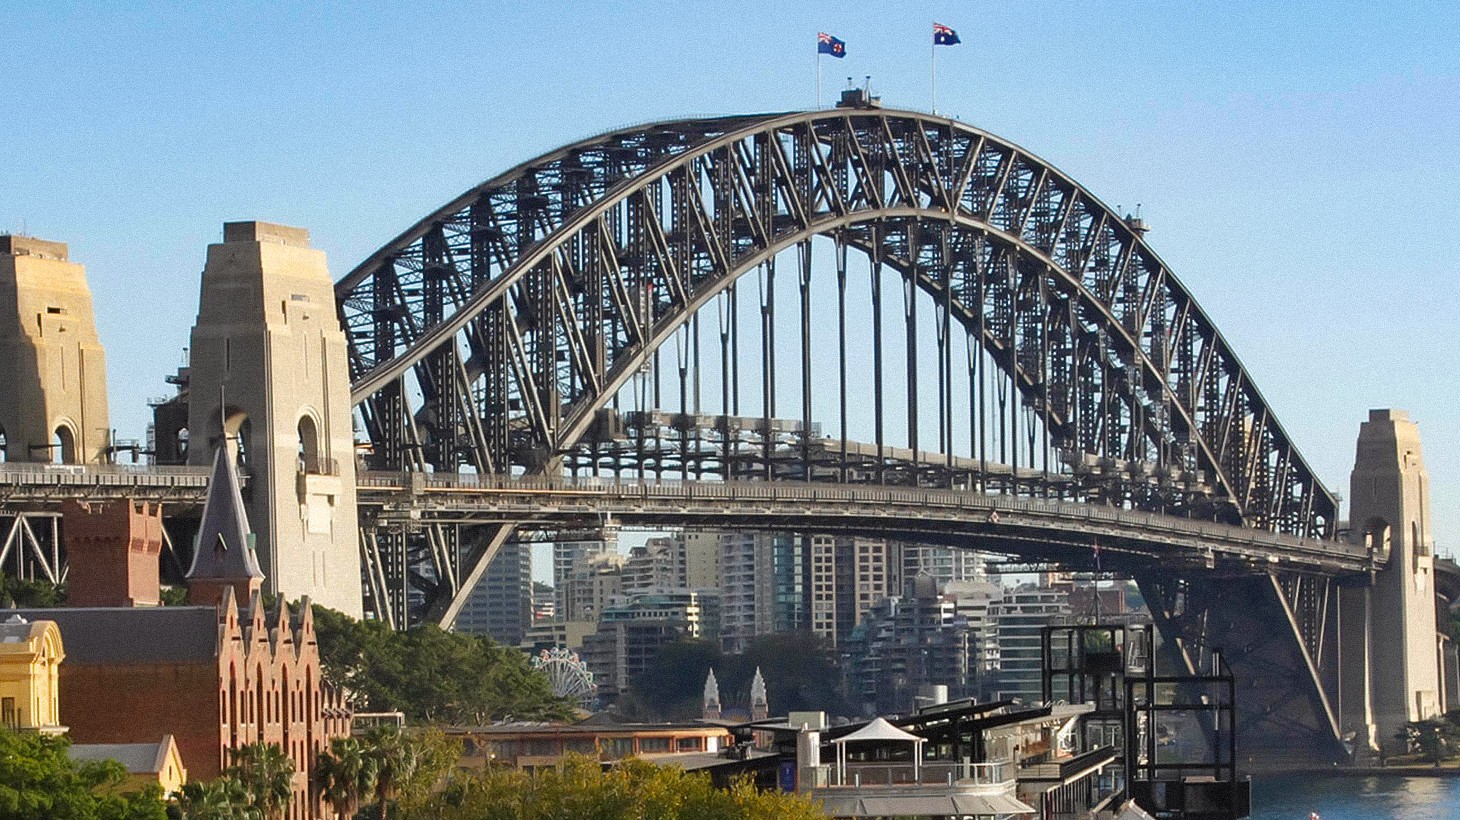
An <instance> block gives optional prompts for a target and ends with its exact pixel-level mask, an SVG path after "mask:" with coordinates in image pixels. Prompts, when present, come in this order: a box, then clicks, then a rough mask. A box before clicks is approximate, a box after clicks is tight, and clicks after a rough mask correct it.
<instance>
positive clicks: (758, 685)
mask: <svg viewBox="0 0 1460 820" xmlns="http://www.w3.org/2000/svg"><path fill="white" fill-rule="evenodd" d="M770 716H771V707H770V703H769V702H768V701H767V700H766V695H765V678H763V677H761V675H760V667H759V666H757V667H756V668H755V677H754V678H751V679H750V719H751V720H765V719H766V718H768V717H770Z"/></svg>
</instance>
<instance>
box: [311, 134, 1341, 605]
mask: <svg viewBox="0 0 1460 820" xmlns="http://www.w3.org/2000/svg"><path fill="white" fill-rule="evenodd" d="M817 236H831V237H832V238H833V241H834V242H835V243H836V246H837V248H838V253H839V254H842V253H844V250H843V249H845V248H852V249H855V250H857V251H859V252H860V253H862V254H864V255H866V256H867V257H868V258H869V260H870V261H871V262H872V264H873V265H874V267H875V268H877V269H880V268H881V267H887V268H891V269H892V270H895V271H897V272H898V273H899V274H900V275H901V277H902V279H903V281H904V282H905V283H908V284H910V285H913V286H915V287H916V288H917V289H918V290H920V291H921V292H923V293H925V294H927V295H929V296H930V297H931V298H932V299H933V300H934V301H935V303H936V304H937V305H938V309H939V310H940V311H946V312H947V313H948V318H947V319H945V320H944V323H945V327H947V325H948V324H949V323H950V322H951V323H956V324H957V326H958V327H959V328H960V329H961V331H962V332H965V333H967V334H968V335H969V337H970V338H971V339H974V340H976V342H975V344H976V346H977V348H978V349H979V350H980V351H981V353H982V354H983V355H987V357H988V359H989V360H990V361H991V362H992V365H993V366H994V367H995V368H997V369H998V370H999V371H1000V372H1001V373H1002V374H1003V377H1004V378H1006V379H1007V380H1008V382H1009V384H1010V385H1011V386H1012V388H1013V389H1014V390H1015V391H1016V392H1017V394H1018V395H1019V399H1018V401H1016V403H1015V409H1014V410H1013V411H1012V412H1014V413H1016V414H1017V412H1018V405H1019V404H1020V403H1022V404H1023V406H1024V407H1026V408H1029V409H1030V410H1031V412H1033V413H1034V414H1036V415H1038V416H1039V419H1040V421H1041V424H1042V426H1043V428H1044V431H1045V433H1046V435H1048V436H1049V437H1050V438H1052V439H1053V440H1054V449H1055V450H1056V451H1057V452H1059V453H1062V454H1064V456H1065V457H1066V461H1067V462H1068V463H1067V464H1066V465H1064V466H1063V467H1059V469H1060V470H1062V471H1063V472H1064V473H1065V474H1066V475H1065V476H1064V477H1063V478H1065V479H1070V480H1069V481H1066V482H1065V483H1063V484H1061V485H1060V487H1061V488H1066V487H1069V486H1080V487H1083V488H1084V489H1080V490H1077V491H1075V492H1076V495H1077V496H1079V493H1084V494H1085V495H1084V496H1081V497H1086V498H1089V499H1091V500H1099V501H1101V502H1102V503H1117V504H1122V505H1126V506H1132V507H1135V508H1144V509H1157V510H1159V511H1162V512H1173V513H1175V514H1178V515H1188V516H1193V517H1198V518H1214V519H1218V520H1225V521H1229V522H1232V523H1243V524H1245V525H1247V526H1251V527H1255V528H1258V529H1264V530H1268V531H1272V532H1277V533H1284V534H1290V535H1299V536H1303V537H1325V536H1330V535H1331V534H1332V533H1333V529H1334V525H1335V523H1336V517H1337V516H1336V503H1335V500H1334V498H1333V496H1332V495H1331V494H1330V493H1328V491H1327V490H1326V489H1324V488H1323V487H1322V485H1321V484H1320V483H1319V482H1318V481H1317V479H1316V477H1315V476H1314V475H1313V473H1312V471H1311V470H1310V469H1309V468H1308V466H1307V464H1306V462H1305V461H1304V460H1303V458H1302V457H1301V455H1300V454H1299V453H1297V451H1296V449H1295V448H1294V447H1293V446H1292V444H1291V442H1290V440H1289V438H1288V436H1287V435H1286V433H1285V432H1284V431H1283V429H1282V427H1281V425H1280V424H1279V423H1278V421H1277V419H1276V418H1275V416H1274V415H1273V413H1272V412H1271V411H1270V409H1269V408H1268V406H1267V404H1266V402H1265V401H1264V400H1263V398H1262V396H1261V394H1260V393H1259V392H1258V391H1257V389H1256V387H1255V385H1254V384H1253V382H1252V380H1251V378H1250V377H1249V376H1248V374H1247V373H1246V371H1245V370H1244V369H1243V368H1242V366H1241V363H1240V362H1239V361H1238V360H1237V358H1236V356H1235V355H1234V354H1233V353H1232V352H1231V350H1230V348H1229V346H1228V345H1227V343H1226V342H1225V340H1224V339H1223V338H1222V336H1221V334H1220V333H1219V332H1218V331H1217V329H1216V328H1215V326H1214V325H1213V324H1212V322H1211V321H1210V320H1209V319H1208V317H1207V316H1206V315H1205V313H1204V312H1203V311H1202V310H1201V308H1200V307H1199V306H1198V305H1197V304H1196V302H1195V300H1194V299H1193V298H1192V297H1191V296H1190V294H1189V293H1188V292H1187V290H1186V289H1185V288H1184V286H1182V285H1181V283H1180V282H1179V281H1178V280H1177V279H1176V277H1175V276H1174V274H1172V273H1171V271H1170V270H1169V269H1168V268H1167V267H1166V266H1165V265H1164V263H1162V262H1161V260H1160V259H1159V258H1158V257H1157V256H1156V255H1155V254H1154V252H1152V251H1151V250H1150V248H1149V247H1148V246H1147V244H1146V242H1145V240H1144V238H1143V226H1141V225H1140V224H1138V223H1135V222H1131V221H1127V220H1126V219H1125V218H1122V217H1121V216H1120V215H1119V214H1117V213H1116V212H1114V211H1113V210H1112V209H1110V208H1108V207H1107V206H1105V205H1104V204H1103V203H1101V202H1100V201H1099V200H1098V199H1096V198H1095V197H1094V196H1092V195H1091V194H1090V193H1089V192H1087V191H1086V190H1085V189H1084V188H1082V187H1081V186H1079V185H1078V184H1077V183H1075V182H1074V181H1073V180H1072V179H1070V178H1069V177H1068V176H1066V175H1065V174H1063V173H1062V172H1060V171H1059V170H1058V169H1056V168H1054V167H1053V166H1051V165H1050V164H1049V163H1047V162H1044V161H1043V160H1040V159H1039V158H1037V157H1035V156H1034V155H1032V154H1030V153H1029V152H1027V151H1025V150H1023V149H1021V148H1019V147H1018V146H1016V145H1013V144H1012V143H1009V142H1007V141H1005V140H1001V139H999V138H998V137H996V136H994V135H991V134H988V133H987V132H983V131H980V130H978V129H975V128H971V127H969V126H967V125H964V124H962V123H958V122H956V121H952V120H948V119H944V118H939V117H934V116H929V115H925V114H917V113H910V112H899V111H883V110H875V109H838V110H834V111H819V112H802V113H790V114H770V115H758V116H749V117H732V118H721V119H708V120H688V121H679V122H665V123H657V124H652V125H647V126H637V127H633V128H628V129H622V130H619V131H614V132H610V133H607V134H603V135H600V136H597V137H593V138H590V139H587V140H583V141H580V142H578V143H574V144H572V145H569V146H565V147H564V148H561V149H558V150H556V151H553V152H551V153H549V154H546V155H544V156H542V157H539V158H537V159H534V160H532V161H529V162H526V163H523V164H521V165H519V166H517V167H515V168H513V169H511V170H509V171H508V172H506V173H504V174H502V175H499V176H498V177H495V178H493V179H492V180H489V181H487V182H485V183H483V184H482V185H480V186H477V187H476V188H474V189H472V190H471V191H468V192H466V193H465V194H463V195H462V196H461V197H458V198H457V199H456V200H454V201H453V202H451V203H449V204H447V205H446V206H444V207H443V208H441V209H439V210H437V211H436V212H435V213H433V214H431V215H429V216H427V217H426V218H425V219H423V220H421V221H420V222H418V223H417V224H416V225H415V226H413V227H412V228H411V229H410V230H408V231H406V232H405V233H403V234H402V235H400V236H399V237H397V238H396V239H395V240H394V241H392V242H390V243H388V244H387V245H386V246H384V247H383V248H381V249H380V250H379V251H377V252H376V253H375V254H373V255H372V256H371V257H370V258H369V259H367V260H366V261H365V262H364V263H362V264H361V265H360V266H358V267H357V268H356V269H354V270H353V271H351V272H350V273H349V274H348V275H346V276H345V277H344V279H342V280H341V281H340V282H339V283H338V285H337V287H336V297H337V301H338V303H339V309H340V316H341V320H342V323H343V325H344V326H345V328H346V330H347V332H348V334H349V342H350V348H351V368H352V379H353V387H352V392H353V396H354V399H355V401H356V403H357V405H358V407H359V413H360V416H361V420H362V422H363V425H364V428H365V430H366V431H367V432H368V434H369V436H370V438H371V441H372V446H373V448H374V454H373V456H372V466H374V467H376V468H379V469H412V470H436V471H448V472H455V471H457V470H461V469H467V470H470V471H475V472H480V473H497V474H506V473H513V472H517V473H522V472H526V473H528V474H532V473H549V474H550V473H551V472H552V471H553V470H554V469H555V468H556V467H557V466H558V465H559V459H561V458H562V457H564V456H565V455H567V454H569V453H570V452H571V451H572V450H573V448H574V447H577V446H579V445H580V444H581V443H582V441H583V440H584V438H585V436H587V435H588V434H589V433H590V431H591V430H592V428H593V427H594V424H595V416H596V414H597V412H598V411H599V410H600V409H601V408H603V407H604V406H605V404H607V403H608V402H610V401H611V400H612V399H613V397H615V396H616V395H618V391H619V390H620V389H622V388H623V387H624V385H625V384H626V383H628V382H629V381H630V380H631V379H633V378H634V374H635V373H637V372H638V371H639V370H640V368H641V367H642V366H643V365H644V363H645V362H646V361H648V360H650V358H651V357H656V356H657V355H658V351H659V350H661V349H662V348H663V347H664V346H665V345H667V344H669V343H670V341H671V340H673V339H675V338H676V334H677V333H680V332H681V328H682V327H684V325H685V323H686V322H689V321H691V319H692V318H693V317H695V316H697V315H698V311H699V310H700V309H701V308H703V307H705V306H706V305H708V304H710V303H711V302H712V301H713V300H715V299H717V298H720V294H723V293H726V292H727V290H729V289H731V288H733V286H734V283H735V282H736V280H738V279H740V278H741V277H743V276H746V275H747V274H748V273H749V272H751V271H756V270H762V269H765V268H766V266H771V265H774V264H775V260H776V258H777V257H778V255H780V254H782V253H787V252H789V251H790V249H793V248H794V249H796V250H797V252H798V258H800V255H801V254H804V255H805V256H806V257H809V256H810V249H811V247H812V238H813V237H817ZM809 265H810V263H809V262H806V261H802V263H801V265H800V269H801V270H800V271H798V273H802V272H805V271H806V270H808V269H809V268H808V266H809ZM843 265H844V263H843ZM909 298H911V297H909ZM911 344H912V343H911V342H910V343H909V346H911ZM941 344H942V342H941V341H940V345H941ZM940 355H944V354H943V353H942V351H941V349H940ZM912 367H913V366H912V365H910V366H909V369H912ZM879 389H880V388H879ZM941 389H942V385H941V382H940V390H941ZM912 392H914V391H912V390H910V394H911V393H912ZM879 395H880V394H879ZM944 401H946V399H945V398H944V397H941V396H940V398H939V402H940V407H941V406H942V403H943V402H944ZM910 404H911V402H910ZM727 413H728V411H727ZM939 424H940V428H941V426H942V424H943V423H942V422H941V421H940V422H939ZM1031 424H1032V423H1031ZM802 435H803V437H808V436H809V431H807V430H803V431H802ZM910 435H913V436H915V433H911V434H910ZM914 443H915V442H914ZM877 445H878V452H879V454H880V453H881V452H882V445H883V442H882V440H881V438H880V434H879V439H878V442H877ZM1031 446H1032V445H1031ZM912 449H913V450H916V449H918V448H917V447H916V446H913V447H912ZM1046 449H1047V450H1048V448H1046ZM1048 459H1049V457H1048V454H1047V453H1046V470H1048V469H1049V466H1048V464H1049V461H1048ZM980 461H981V462H983V463H985V464H986V462H987V459H980ZM1112 470H1113V471H1116V472H1121V471H1125V473H1126V475H1125V476H1124V477H1123V478H1122V479H1121V483H1122V484H1123V488H1122V489H1121V494H1120V495H1119V496H1118V497H1113V498H1112V497H1111V496H1109V495H1108V494H1102V493H1104V492H1105V491H1103V490H1101V491H1097V490H1092V489H1090V487H1093V486H1094V485H1095V484H1098V483H1099V482H1096V481H1095V480H1094V479H1092V478H1091V476H1093V475H1097V474H1102V473H1103V474H1105V475H1106V476H1107V478H1108V475H1109V474H1110V473H1111V471H1112ZM1173 476H1176V477H1181V476H1185V477H1186V481H1187V483H1186V484H1184V485H1182V488H1181V489H1179V491H1178V494H1179V493H1184V494H1185V495H1183V496H1182V498H1181V499H1180V500H1179V503H1174V504H1173V502H1171V500H1170V499H1171V493H1170V492H1168V491H1167V490H1164V489H1163V490H1161V491H1160V492H1155V491H1149V489H1148V488H1149V487H1152V486H1156V485H1162V486H1163V487H1165V486H1167V485H1169V484H1171V483H1172V481H1171V479H1172V477H1173ZM1143 487H1144V488H1147V489H1143ZM1066 491H1067V490H1065V489H1061V490H1060V492H1066ZM444 575H445V574H443V576H444ZM464 580H467V578H466V577H465V576H463V577H461V578H456V579H450V582H451V583H460V582H461V581H464Z"/></svg>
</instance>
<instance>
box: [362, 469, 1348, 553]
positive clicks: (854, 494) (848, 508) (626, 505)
mask: <svg viewBox="0 0 1460 820" xmlns="http://www.w3.org/2000/svg"><path fill="white" fill-rule="evenodd" d="M359 487H360V503H361V505H362V507H365V508H366V509H367V510H371V511H373V512H374V513H375V514H376V515H377V516H378V517H379V519H380V520H382V521H384V522H391V521H394V522H439V523H513V524H518V525H524V526H534V525H535V526H550V525H558V524H563V523H565V522H570V521H571V522H576V523H580V524H583V523H586V524H594V523H602V522H604V521H607V520H609V519H616V520H617V521H618V522H619V523H622V524H630V525H643V526H670V525H686V526H705V527H721V528H733V529H787V528H788V526H789V525H788V523H787V522H791V521H794V522H796V523H795V525H794V528H795V529H797V530H805V531H809V532H827V533H830V532H873V531H876V532H880V533H884V534H886V535H887V536H888V537H902V538H913V539H921V540H924V541H928V542H932V543H955V544H957V543H962V544H969V543H970V542H972V541H975V540H976V541H978V542H979V544H978V545H979V546H981V547H987V548H997V547H998V546H1000V545H1003V544H1005V543H1007V545H1009V546H1014V547H1017V549H1018V551H1019V552H1021V553H1025V554H1028V553H1031V552H1038V551H1039V546H1040V545H1043V546H1046V547H1048V548H1050V550H1049V551H1050V552H1051V553H1052V554H1053V555H1056V556H1063V557H1066V558H1067V557H1069V550H1070V548H1072V547H1073V548H1078V549H1080V550H1082V551H1083V552H1084V554H1086V555H1089V554H1090V553H1091V552H1092V547H1093V544H1095V543H1099V544H1100V548H1101V551H1102V558H1103V560H1105V561H1106V562H1107V563H1109V564H1112V566H1111V568H1112V569H1113V568H1115V567H1114V566H1113V564H1114V563H1116V562H1119V561H1121V559H1122V557H1126V558H1138V559H1139V560H1140V561H1141V562H1143V563H1148V562H1149V560H1150V559H1151V558H1157V559H1161V560H1166V559H1180V560H1184V561H1194V562H1197V563H1201V564H1204V565H1206V566H1209V567H1212V568H1217V567H1218V565H1222V564H1227V565H1233V564H1234V563H1235V564H1240V565H1241V568H1243V569H1245V570H1246V571H1248V572H1250V571H1251V570H1252V568H1253V567H1254V566H1261V567H1271V568H1274V569H1275V568H1276V567H1277V566H1278V565H1283V566H1285V567H1286V568H1288V569H1303V568H1306V569H1310V570H1313V571H1318V572H1324V573H1347V572H1361V571H1365V570H1367V569H1368V568H1369V560H1368V556H1367V554H1366V553H1365V551H1364V550H1363V549H1362V548H1361V547H1359V546H1357V545H1353V544H1349V543H1347V542H1342V541H1325V540H1316V539H1304V538H1298V537H1295V536H1288V535H1278V534H1275V533H1270V532H1265V531H1260V530H1254V529H1249V528H1245V527H1235V526H1229V525H1226V524H1218V523H1214V522H1209V521H1194V520H1191V519H1185V518H1177V517H1175V516H1169V515H1161V514H1158V513H1149V512H1141V511H1133V510H1124V509H1120V508H1116V507H1108V506H1097V505H1091V504H1079V503H1073V502H1065V501H1052V500H1044V499H1029V498H1015V497H1009V496H997V495H982V494H978V493H970V492H963V491H956V490H938V489H923V488H913V487H889V486H881V485H870V484H855V485H846V484H829V483H801V482H788V481H682V482H681V481H636V480H635V481H612V480H604V479H576V480H574V479H559V480H545V479H520V478H501V477H495V476H476V475H466V474H456V475H450V476H446V475H433V474H423V473H365V474H362V475H361V476H360V478H359ZM1233 568H1237V567H1235V566H1234V567H1233Z"/></svg>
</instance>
